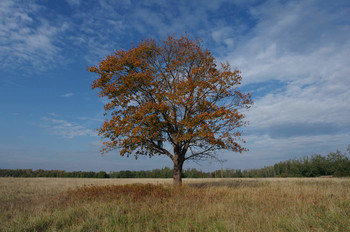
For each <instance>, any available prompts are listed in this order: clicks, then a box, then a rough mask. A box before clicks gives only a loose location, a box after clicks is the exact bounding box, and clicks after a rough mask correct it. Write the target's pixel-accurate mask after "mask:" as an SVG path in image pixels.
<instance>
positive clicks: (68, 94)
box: [62, 93, 74, 98]
mask: <svg viewBox="0 0 350 232" xmlns="http://www.w3.org/2000/svg"><path fill="white" fill-rule="evenodd" d="M73 95H74V93H66V94H63V95H62V97H64V98H70V97H73Z"/></svg>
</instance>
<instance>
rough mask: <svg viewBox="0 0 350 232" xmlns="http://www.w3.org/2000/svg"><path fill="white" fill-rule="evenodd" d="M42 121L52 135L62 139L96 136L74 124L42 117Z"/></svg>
mask: <svg viewBox="0 0 350 232" xmlns="http://www.w3.org/2000/svg"><path fill="white" fill-rule="evenodd" d="M42 121H43V122H44V123H45V124H44V127H46V128H47V129H48V130H49V131H50V132H51V133H52V134H54V135H59V136H62V137H64V138H69V139H72V138H74V137H78V136H97V133H96V131H94V130H91V129H88V128H86V127H84V126H82V125H79V124H77V123H74V122H67V121H65V120H59V119H54V118H47V117H43V118H42Z"/></svg>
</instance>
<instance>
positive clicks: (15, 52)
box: [0, 0, 350, 171]
mask: <svg viewBox="0 0 350 232" xmlns="http://www.w3.org/2000/svg"><path fill="white" fill-rule="evenodd" d="M0 28H1V29H0V168H14V169H16V168H32V169H38V168H42V169H60V170H68V171H73V170H85V171H88V170H92V171H99V170H105V171H111V170H112V171H118V170H126V169H129V170H149V169H154V168H162V167H164V166H169V167H171V165H172V164H171V161H170V159H169V158H167V157H154V158H152V159H149V158H139V159H138V160H135V159H134V158H132V157H130V158H126V157H120V156H119V154H118V152H110V153H108V154H106V155H104V156H101V155H100V153H99V150H100V147H101V138H99V137H98V136H97V133H96V129H97V128H98V127H99V126H100V125H101V123H102V120H103V101H102V99H99V98H98V96H97V94H96V91H94V90H91V83H92V81H93V80H94V79H95V78H97V77H96V76H95V75H94V74H91V73H89V72H88V71H87V67H89V66H92V65H95V64H97V63H98V62H99V61H101V60H102V59H103V58H104V57H105V56H106V55H108V54H111V53H112V52H113V51H114V49H128V48H130V47H131V46H132V44H136V43H137V42H138V41H140V40H142V39H146V38H149V37H153V38H155V39H163V38H165V37H166V36H167V35H169V34H172V33H176V34H181V33H184V32H187V33H188V34H189V35H190V36H191V37H193V38H197V37H200V38H202V39H203V42H204V44H205V46H206V47H207V48H208V49H209V50H210V51H211V52H212V53H213V54H214V55H215V57H216V58H217V61H218V62H220V61H229V63H230V64H231V66H232V67H237V68H239V69H240V70H241V71H242V76H243V86H242V89H244V90H246V91H250V92H252V93H253V99H254V106H253V107H252V108H251V110H250V111H249V112H248V113H247V114H246V116H247V117H246V119H247V120H248V121H249V122H250V125H249V126H248V127H247V128H245V133H244V134H245V135H244V138H245V139H246V140H247V147H248V149H249V150H250V151H249V152H245V153H243V154H239V153H231V152H222V153H221V154H220V156H219V157H220V158H221V159H223V160H226V162H224V163H223V164H220V163H217V162H214V161H210V160H209V161H205V162H202V163H198V164H197V163H187V164H185V168H192V167H194V168H197V169H202V170H205V171H208V170H214V169H217V168H221V167H222V168H234V169H237V168H241V169H246V168H260V167H263V166H265V165H271V164H274V163H275V162H279V161H282V160H286V159H290V158H295V157H300V156H303V155H311V154H314V153H320V154H327V153H328V152H331V151H335V150H337V149H339V150H341V151H345V150H346V147H347V145H348V144H350V101H349V99H350V90H349V86H350V77H349V74H350V65H349V64H350V2H349V1H347V0H344V1H341V0H337V1H328V0H304V1H274V0H271V1H270V0H268V1H255V0H231V1H229V0H218V1H215V0H203V1H201V0H198V1H182V0H179V1H165V0H164V1H161V0H145V1H132V0H118V1H112V0H91V1H90V0H84V1H83V0H57V1H53V0H37V1H35V0H28V1H24V0H23V1H16V0H1V1H0Z"/></svg>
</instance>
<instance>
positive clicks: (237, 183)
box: [186, 180, 269, 188]
mask: <svg viewBox="0 0 350 232" xmlns="http://www.w3.org/2000/svg"><path fill="white" fill-rule="evenodd" d="M186 185H187V186H190V187H194V188H204V187H229V188H244V187H249V188H257V187H261V186H266V185H269V183H268V182H265V181H258V180H219V181H210V180H208V181H203V182H199V183H187V184H186Z"/></svg>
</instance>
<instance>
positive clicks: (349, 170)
mask: <svg viewBox="0 0 350 232" xmlns="http://www.w3.org/2000/svg"><path fill="white" fill-rule="evenodd" d="M348 151H349V154H350V146H349V149H348ZM319 176H335V177H342V176H350V158H349V156H348V155H347V154H346V153H342V152H340V151H336V152H330V153H329V154H328V155H326V156H322V155H320V154H315V155H311V156H304V157H301V158H295V159H290V160H287V161H282V162H279V163H276V164H274V165H271V166H266V167H264V168H260V169H247V170H241V169H225V170H223V169H220V170H216V171H213V172H203V171H201V170H197V169H195V168H191V169H186V170H183V172H182V178H259V177H319ZM0 177H70V178H172V177H173V170H172V169H170V168H169V167H164V168H162V169H153V170H148V171H130V170H122V171H115V172H109V173H106V172H105V171H100V172H92V171H90V172H85V171H74V172H67V171H62V170H43V169H38V170H32V169H0Z"/></svg>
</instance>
